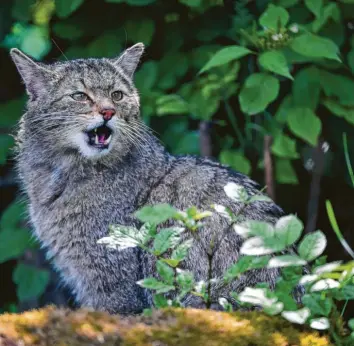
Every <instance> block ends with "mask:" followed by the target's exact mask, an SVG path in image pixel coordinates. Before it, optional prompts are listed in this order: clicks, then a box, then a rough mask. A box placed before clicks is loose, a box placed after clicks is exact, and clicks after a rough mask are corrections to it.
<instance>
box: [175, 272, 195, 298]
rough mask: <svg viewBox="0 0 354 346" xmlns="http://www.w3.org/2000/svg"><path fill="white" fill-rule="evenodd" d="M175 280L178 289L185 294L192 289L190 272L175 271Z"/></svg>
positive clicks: (192, 276) (192, 278) (192, 281)
mask: <svg viewBox="0 0 354 346" xmlns="http://www.w3.org/2000/svg"><path fill="white" fill-rule="evenodd" d="M177 273H178V274H177V278H176V281H177V283H178V285H179V287H180V288H181V289H182V290H183V291H185V292H186V293H187V292H190V291H191V290H192V289H193V287H194V275H193V273H192V272H189V271H186V270H181V269H177Z"/></svg>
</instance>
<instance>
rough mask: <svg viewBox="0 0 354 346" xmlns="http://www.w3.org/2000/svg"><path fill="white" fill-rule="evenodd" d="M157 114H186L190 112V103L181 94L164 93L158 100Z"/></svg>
mask: <svg viewBox="0 0 354 346" xmlns="http://www.w3.org/2000/svg"><path fill="white" fill-rule="evenodd" d="M156 105H157V114H158V115H166V114H185V113H188V112H189V108H188V103H187V102H186V101H185V100H184V99H183V98H182V97H181V96H179V95H176V94H172V95H163V96H161V97H160V98H159V99H158V100H157V101H156Z"/></svg>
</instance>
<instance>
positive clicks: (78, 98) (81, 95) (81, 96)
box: [70, 92, 90, 102]
mask: <svg viewBox="0 0 354 346" xmlns="http://www.w3.org/2000/svg"><path fill="white" fill-rule="evenodd" d="M70 96H71V97H72V98H73V99H74V100H75V101H80V102H83V101H88V100H89V99H90V98H89V96H88V95H86V94H85V93H82V92H76V93H74V94H71V95H70Z"/></svg>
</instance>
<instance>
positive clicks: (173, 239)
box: [153, 227, 184, 256]
mask: <svg viewBox="0 0 354 346" xmlns="http://www.w3.org/2000/svg"><path fill="white" fill-rule="evenodd" d="M183 231H184V228H179V227H171V228H164V229H162V230H161V231H160V232H159V233H158V234H157V235H156V236H155V239H154V247H153V252H154V255H155V256H160V255H162V254H163V253H165V252H166V251H167V250H169V249H173V248H174V247H175V246H176V245H177V244H178V242H179V240H180V238H181V236H180V234H181V233H182V232H183Z"/></svg>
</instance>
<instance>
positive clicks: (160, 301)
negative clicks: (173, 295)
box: [153, 294, 169, 309]
mask: <svg viewBox="0 0 354 346" xmlns="http://www.w3.org/2000/svg"><path fill="white" fill-rule="evenodd" d="M153 301H154V306H155V308H157V309H163V308H167V307H168V306H169V304H168V300H167V299H166V298H165V297H164V296H163V295H162V294H155V295H154V296H153Z"/></svg>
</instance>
